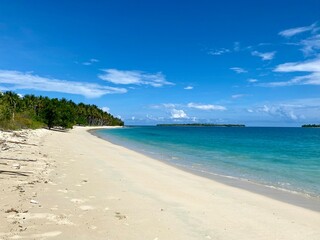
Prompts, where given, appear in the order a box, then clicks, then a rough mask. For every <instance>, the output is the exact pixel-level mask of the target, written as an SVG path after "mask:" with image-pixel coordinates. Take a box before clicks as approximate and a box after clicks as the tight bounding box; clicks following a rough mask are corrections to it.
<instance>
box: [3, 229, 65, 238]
mask: <svg viewBox="0 0 320 240" xmlns="http://www.w3.org/2000/svg"><path fill="white" fill-rule="evenodd" d="M61 233H62V232H59V231H55V232H46V233H39V234H32V235H29V236H20V235H14V236H12V237H9V239H23V238H25V239H31V238H32V239H34V238H41V239H43V238H49V237H57V236H59V235H60V234H61Z"/></svg>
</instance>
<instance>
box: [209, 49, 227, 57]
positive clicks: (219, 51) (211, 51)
mask: <svg viewBox="0 0 320 240" xmlns="http://www.w3.org/2000/svg"><path fill="white" fill-rule="evenodd" d="M229 52H231V51H230V50H229V49H227V48H220V49H218V50H210V51H209V52H208V54H209V55H213V56H220V55H222V54H225V53H229Z"/></svg>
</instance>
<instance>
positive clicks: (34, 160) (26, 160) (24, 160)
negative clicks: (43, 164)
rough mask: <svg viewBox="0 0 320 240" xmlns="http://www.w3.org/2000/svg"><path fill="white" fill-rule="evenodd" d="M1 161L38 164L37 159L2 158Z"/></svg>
mask: <svg viewBox="0 0 320 240" xmlns="http://www.w3.org/2000/svg"><path fill="white" fill-rule="evenodd" d="M0 160H7V161H22V162H36V161H37V160H36V159H19V158H6V157H0Z"/></svg>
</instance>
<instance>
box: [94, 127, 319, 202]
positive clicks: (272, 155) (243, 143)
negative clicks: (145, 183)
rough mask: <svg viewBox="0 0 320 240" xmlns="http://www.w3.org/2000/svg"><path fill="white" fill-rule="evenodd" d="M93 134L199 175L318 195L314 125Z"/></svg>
mask: <svg viewBox="0 0 320 240" xmlns="http://www.w3.org/2000/svg"><path fill="white" fill-rule="evenodd" d="M95 134H96V135H98V136H100V137H102V138H105V139H107V140H109V141H111V142H113V143H116V144H120V145H123V146H126V147H129V148H132V149H134V150H137V151H140V152H143V153H144V154H147V155H152V156H153V157H155V158H157V159H160V160H164V161H167V162H169V163H171V164H174V165H177V166H182V167H184V168H188V169H190V170H192V171H196V172H199V173H206V174H213V175H221V176H226V177H232V178H238V179H245V180H250V181H252V182H255V183H259V184H263V185H266V186H269V187H274V188H279V189H283V190H288V191H292V192H298V193H303V194H307V195H310V196H315V197H320V129H316V128H262V127H261V128H259V127H246V128H222V127H125V128H118V129H107V130H97V131H96V132H95Z"/></svg>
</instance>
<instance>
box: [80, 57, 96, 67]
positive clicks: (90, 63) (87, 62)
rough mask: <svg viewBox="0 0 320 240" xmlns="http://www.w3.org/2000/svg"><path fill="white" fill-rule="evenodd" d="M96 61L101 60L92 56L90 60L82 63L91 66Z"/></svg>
mask: <svg viewBox="0 0 320 240" xmlns="http://www.w3.org/2000/svg"><path fill="white" fill-rule="evenodd" d="M96 62H99V60H98V59H95V58H91V59H89V61H86V62H83V63H82V64H83V65H86V66H90V65H92V64H93V63H96Z"/></svg>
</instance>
